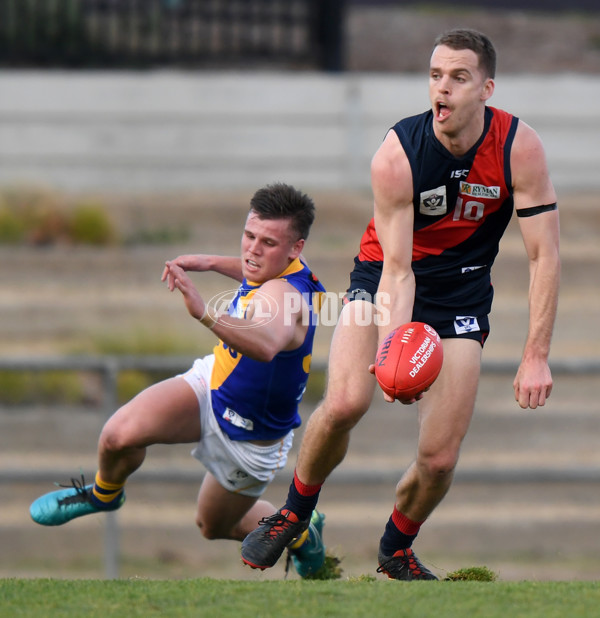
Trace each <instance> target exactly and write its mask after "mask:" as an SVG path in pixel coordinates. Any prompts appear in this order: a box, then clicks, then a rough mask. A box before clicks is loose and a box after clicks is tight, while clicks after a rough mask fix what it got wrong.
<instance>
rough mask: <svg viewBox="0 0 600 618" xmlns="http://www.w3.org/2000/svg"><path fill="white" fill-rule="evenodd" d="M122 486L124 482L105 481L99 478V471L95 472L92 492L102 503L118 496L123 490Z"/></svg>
mask: <svg viewBox="0 0 600 618" xmlns="http://www.w3.org/2000/svg"><path fill="white" fill-rule="evenodd" d="M123 487H125V483H107V482H106V481H103V480H102V479H101V478H100V472H96V479H95V483H94V488H93V489H92V493H93V494H94V498H96V499H97V500H99V501H100V502H103V503H104V504H108V503H109V502H112V501H113V500H114V499H115V498H117V497H118V496H119V494H120V493H121V492H122V491H123Z"/></svg>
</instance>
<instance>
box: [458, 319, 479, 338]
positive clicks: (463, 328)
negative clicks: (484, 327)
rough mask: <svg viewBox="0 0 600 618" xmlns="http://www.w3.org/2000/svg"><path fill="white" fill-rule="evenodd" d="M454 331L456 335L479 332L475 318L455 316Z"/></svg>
mask: <svg viewBox="0 0 600 618" xmlns="http://www.w3.org/2000/svg"><path fill="white" fill-rule="evenodd" d="M454 330H455V332H456V334H457V335H464V334H465V333H472V332H473V331H478V330H480V328H479V322H478V321H477V318H476V317H474V316H472V315H457V316H456V318H455V320H454Z"/></svg>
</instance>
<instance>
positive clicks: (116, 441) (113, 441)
mask: <svg viewBox="0 0 600 618" xmlns="http://www.w3.org/2000/svg"><path fill="white" fill-rule="evenodd" d="M131 446H132V444H131V440H130V437H129V432H128V431H127V430H126V428H125V427H124V426H123V425H122V424H121V423H119V422H118V421H117V420H115V419H114V418H111V419H109V420H108V421H107V423H106V424H105V425H104V427H103V428H102V432H101V433H100V438H99V440H98V447H99V450H100V451H101V452H110V453H118V452H120V451H123V450H125V449H127V448H129V447H131Z"/></svg>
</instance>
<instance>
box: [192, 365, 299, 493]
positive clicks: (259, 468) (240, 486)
mask: <svg viewBox="0 0 600 618" xmlns="http://www.w3.org/2000/svg"><path fill="white" fill-rule="evenodd" d="M214 361H215V357H214V355H213V354H210V355H208V356H205V357H204V358H199V359H197V360H196V361H195V362H194V364H193V366H192V368H191V369H189V370H188V371H186V372H185V373H183V374H180V377H182V378H183V379H184V380H185V381H186V382H187V383H188V384H189V385H190V386H191V387H192V388H193V389H194V392H195V393H196V397H197V398H198V405H199V408H200V427H201V431H202V437H201V438H200V442H198V444H197V445H196V447H195V448H194V449H193V450H192V455H193V456H194V457H195V458H196V459H198V460H200V461H201V462H202V463H203V464H204V466H205V467H206V469H207V470H208V471H209V472H210V473H211V474H212V475H213V476H214V477H215V478H216V479H217V481H218V482H219V483H220V484H221V485H222V486H223V487H224V488H225V489H227V490H228V491H231V492H233V493H239V494H242V495H243V496H251V497H254V498H256V497H259V496H260V495H262V493H263V492H264V491H265V489H266V488H267V485H268V484H269V483H270V482H271V481H272V480H273V478H274V477H275V474H276V473H277V472H278V471H279V470H281V469H282V468H283V467H284V466H285V464H286V462H287V457H288V453H289V450H290V448H291V447H292V441H293V439H294V432H293V430H292V431H290V432H289V433H288V434H287V435H285V436H283V437H282V438H281V439H280V440H279V441H278V442H276V443H275V444H271V445H269V446H260V445H258V444H252V443H251V442H247V441H243V440H231V438H229V436H228V435H227V434H226V433H225V432H224V431H223V430H222V429H221V427H220V426H219V423H217V419H216V418H215V415H214V412H213V407H212V401H211V397H210V376H211V374H212V369H213V365H214Z"/></svg>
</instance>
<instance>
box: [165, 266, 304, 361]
mask: <svg viewBox="0 0 600 618" xmlns="http://www.w3.org/2000/svg"><path fill="white" fill-rule="evenodd" d="M167 268H168V269H169V275H168V276H169V277H171V278H172V280H173V285H174V288H176V289H178V290H179V291H180V292H181V293H182V295H183V299H184V302H185V305H186V307H187V310H188V312H189V313H190V315H191V316H192V317H194V318H196V319H197V320H199V321H200V322H202V323H203V324H204V325H205V326H208V327H209V328H211V330H212V331H213V332H214V333H215V335H217V337H219V338H220V339H222V340H223V341H224V342H225V343H226V344H227V345H229V346H231V347H232V348H234V349H235V350H237V351H238V352H240V353H241V354H243V355H244V356H248V357H249V358H253V359H254V360H259V361H263V362H268V361H270V360H272V359H273V357H274V356H275V355H276V354H278V353H279V352H281V351H283V350H293V349H296V348H297V347H299V346H300V345H301V344H302V342H303V341H304V337H305V335H306V330H307V326H308V324H306V323H304V322H303V320H302V316H303V315H305V314H307V313H308V309H307V307H306V303H305V301H304V299H303V298H302V295H301V294H300V293H299V292H298V290H296V288H294V287H293V286H292V285H290V284H289V283H287V282H286V281H283V280H280V279H273V280H271V281H267V282H266V283H264V284H263V285H262V286H261V288H260V290H258V291H257V292H256V294H255V295H254V297H253V299H252V301H251V304H250V305H249V307H248V309H247V311H246V317H244V318H238V317H234V316H230V315H222V316H214V315H212V314H211V313H210V312H209V309H208V307H207V305H206V303H205V301H204V299H203V298H202V295H201V294H200V292H199V291H198V290H197V289H196V287H195V286H194V285H193V283H192V281H191V279H190V278H189V276H188V275H187V274H186V273H185V272H184V271H183V269H181V268H180V267H179V266H177V265H176V264H174V263H171V262H169V263H168V264H167Z"/></svg>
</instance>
